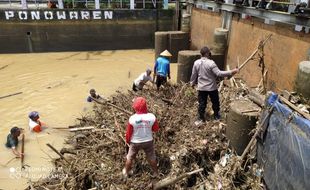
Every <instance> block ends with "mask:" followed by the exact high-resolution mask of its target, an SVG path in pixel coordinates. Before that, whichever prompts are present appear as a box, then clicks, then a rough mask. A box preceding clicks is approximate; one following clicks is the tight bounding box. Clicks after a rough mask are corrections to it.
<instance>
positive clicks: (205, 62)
mask: <svg viewBox="0 0 310 190" xmlns="http://www.w3.org/2000/svg"><path fill="white" fill-rule="evenodd" d="M200 54H201V59H198V60H196V61H195V63H194V66H193V70H192V76H191V79H190V83H191V85H192V86H194V85H196V84H198V87H197V89H198V102H199V105H198V115H199V118H198V120H197V121H196V122H195V125H197V126H198V125H201V124H202V123H203V122H205V109H206V107H207V100H208V96H210V99H211V102H212V109H213V111H214V119H215V120H218V119H220V113H219V112H220V102H219V94H218V90H217V83H216V79H217V78H218V77H231V76H233V75H235V74H236V73H238V71H239V69H237V68H236V69H233V70H230V71H221V70H220V69H219V68H218V67H217V65H216V64H215V62H214V61H213V60H211V51H210V50H209V48H208V47H203V48H202V49H201V50H200Z"/></svg>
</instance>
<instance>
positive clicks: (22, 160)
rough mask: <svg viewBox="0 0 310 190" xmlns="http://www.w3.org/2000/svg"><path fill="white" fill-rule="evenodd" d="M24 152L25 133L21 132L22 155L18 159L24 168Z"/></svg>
mask: <svg viewBox="0 0 310 190" xmlns="http://www.w3.org/2000/svg"><path fill="white" fill-rule="evenodd" d="M24 152H25V134H22V150H21V153H22V157H21V160H20V163H21V168H24V157H25V156H24Z"/></svg>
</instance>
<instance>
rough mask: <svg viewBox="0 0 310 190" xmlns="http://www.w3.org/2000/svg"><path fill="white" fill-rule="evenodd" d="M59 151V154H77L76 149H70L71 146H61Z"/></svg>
mask: <svg viewBox="0 0 310 190" xmlns="http://www.w3.org/2000/svg"><path fill="white" fill-rule="evenodd" d="M60 153H61V154H74V155H76V154H77V153H76V150H74V149H72V148H62V149H61V150H60Z"/></svg>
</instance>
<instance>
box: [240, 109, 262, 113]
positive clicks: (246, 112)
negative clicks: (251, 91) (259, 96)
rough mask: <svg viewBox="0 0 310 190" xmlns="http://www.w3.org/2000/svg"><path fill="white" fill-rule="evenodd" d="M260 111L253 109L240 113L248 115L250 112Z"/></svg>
mask: <svg viewBox="0 0 310 190" xmlns="http://www.w3.org/2000/svg"><path fill="white" fill-rule="evenodd" d="M259 111H260V110H258V109H253V110H244V111H242V112H241V113H250V112H259Z"/></svg>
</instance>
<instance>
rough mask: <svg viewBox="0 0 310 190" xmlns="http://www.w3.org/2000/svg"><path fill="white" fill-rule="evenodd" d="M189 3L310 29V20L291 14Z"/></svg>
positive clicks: (213, 4)
mask: <svg viewBox="0 0 310 190" xmlns="http://www.w3.org/2000/svg"><path fill="white" fill-rule="evenodd" d="M188 2H189V3H191V4H193V5H194V7H196V8H199V9H204V10H208V11H212V12H218V11H220V10H222V11H228V12H233V13H239V14H247V15H251V16H253V17H257V18H261V19H268V20H271V21H275V22H280V23H285V24H290V25H300V26H305V27H310V18H309V17H302V16H296V15H292V14H289V13H284V12H283V13H282V12H276V11H270V10H261V9H256V8H253V7H240V6H236V5H234V4H222V3H216V2H214V1H203V0H188Z"/></svg>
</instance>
